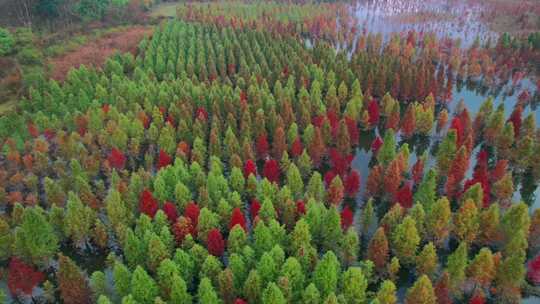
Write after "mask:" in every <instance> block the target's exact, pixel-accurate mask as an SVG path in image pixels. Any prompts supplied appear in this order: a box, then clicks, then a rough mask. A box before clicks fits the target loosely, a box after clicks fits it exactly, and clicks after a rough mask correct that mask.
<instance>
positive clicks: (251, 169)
mask: <svg viewBox="0 0 540 304" xmlns="http://www.w3.org/2000/svg"><path fill="white" fill-rule="evenodd" d="M250 174H253V176H257V166H256V165H255V162H254V161H253V160H251V159H248V160H247V161H246V163H245V164H244V176H245V177H246V178H248V177H249V175H250Z"/></svg>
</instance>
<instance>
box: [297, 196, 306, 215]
mask: <svg viewBox="0 0 540 304" xmlns="http://www.w3.org/2000/svg"><path fill="white" fill-rule="evenodd" d="M296 213H298V214H302V215H303V214H306V203H304V201H303V200H298V201H297V202H296Z"/></svg>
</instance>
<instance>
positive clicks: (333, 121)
mask: <svg viewBox="0 0 540 304" xmlns="http://www.w3.org/2000/svg"><path fill="white" fill-rule="evenodd" d="M326 118H328V122H329V123H330V129H331V132H332V136H334V137H336V136H337V132H338V129H339V128H338V127H339V118H338V116H337V114H336V112H334V111H332V110H328V112H326Z"/></svg>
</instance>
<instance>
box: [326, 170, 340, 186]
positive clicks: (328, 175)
mask: <svg viewBox="0 0 540 304" xmlns="http://www.w3.org/2000/svg"><path fill="white" fill-rule="evenodd" d="M336 176H337V173H336V172H335V171H334V170H329V171H326V173H325V174H324V183H325V184H326V187H329V186H330V184H331V183H332V181H333V180H334V177H336Z"/></svg>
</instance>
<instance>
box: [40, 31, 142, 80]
mask: <svg viewBox="0 0 540 304" xmlns="http://www.w3.org/2000/svg"><path fill="white" fill-rule="evenodd" d="M150 34H151V29H150V28H148V27H144V26H134V27H131V28H129V29H126V30H125V31H122V32H115V33H111V34H107V35H105V36H104V37H101V38H99V39H97V40H95V41H93V42H90V43H88V44H87V45H84V46H82V47H81V48H79V49H77V50H75V51H73V52H69V53H67V54H65V55H62V56H59V57H56V58H52V59H51V60H49V62H48V63H49V64H50V65H51V66H52V68H51V71H50V76H51V77H52V78H54V79H56V80H64V78H65V77H66V75H67V73H68V71H69V70H70V69H71V68H72V67H75V68H76V67H79V66H80V65H82V64H84V65H86V66H97V67H99V66H101V65H103V63H104V62H105V60H106V59H107V58H108V57H110V56H111V55H113V54H114V53H115V52H130V53H133V54H135V52H136V50H137V45H138V44H139V42H140V41H141V39H142V38H143V37H144V36H149V35H150Z"/></svg>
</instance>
